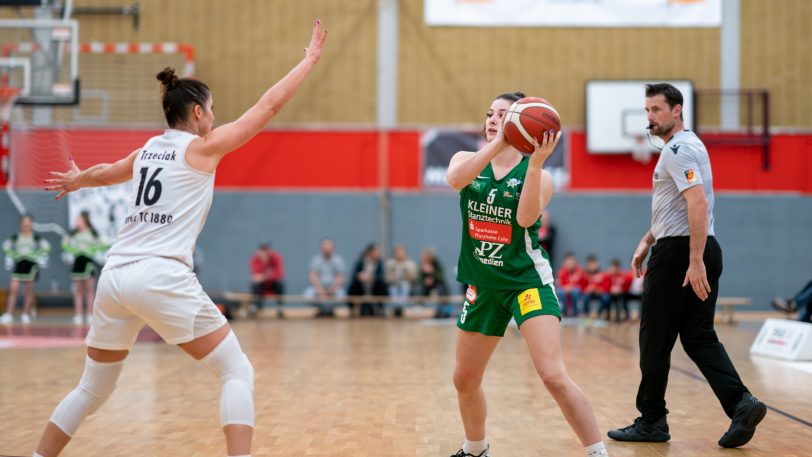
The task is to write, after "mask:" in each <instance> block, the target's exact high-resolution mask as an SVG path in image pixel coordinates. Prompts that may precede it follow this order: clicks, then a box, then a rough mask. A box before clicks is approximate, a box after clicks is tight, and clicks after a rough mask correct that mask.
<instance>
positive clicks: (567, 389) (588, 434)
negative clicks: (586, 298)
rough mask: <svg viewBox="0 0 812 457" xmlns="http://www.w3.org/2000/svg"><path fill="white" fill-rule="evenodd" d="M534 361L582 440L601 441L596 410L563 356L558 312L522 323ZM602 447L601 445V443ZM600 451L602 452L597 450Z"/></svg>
mask: <svg viewBox="0 0 812 457" xmlns="http://www.w3.org/2000/svg"><path fill="white" fill-rule="evenodd" d="M521 332H522V335H523V336H524V339H525V341H526V342H527V346H528V348H529V349H530V356H531V357H532V359H533V365H534V366H535V367H536V371H537V372H538V374H539V377H541V380H542V382H544V386H545V387H546V388H547V390H548V391H549V392H550V395H552V396H553V398H554V399H555V401H556V403H558V407H559V408H560V409H561V412H562V413H563V414H564V418H565V419H566V420H567V422H568V423H569V424H570V427H572V429H573V431H575V434H576V435H578V439H580V440H581V444H583V445H584V447H590V446H592V445H596V444H598V443H601V434H600V431H599V430H598V423H597V421H596V420H595V413H594V412H593V411H592V407H591V406H590V405H589V402H588V401H587V399H586V396H585V395H584V393H583V392H582V391H581V389H580V388H579V387H578V386H577V385H576V384H575V382H573V380H572V378H570V376H569V374H568V373H567V369H566V368H565V367H564V360H563V358H562V356H561V325H560V323H559V321H558V318H557V317H555V316H546V315H545V316H537V317H534V318H531V319H528V320H527V321H525V322H524V323H523V324H522V326H521ZM601 447H602V446H601ZM596 455H600V454H596Z"/></svg>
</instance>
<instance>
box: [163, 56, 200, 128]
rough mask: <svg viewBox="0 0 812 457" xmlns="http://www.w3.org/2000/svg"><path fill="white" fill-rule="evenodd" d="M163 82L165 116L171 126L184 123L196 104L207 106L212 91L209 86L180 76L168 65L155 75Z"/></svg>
mask: <svg viewBox="0 0 812 457" xmlns="http://www.w3.org/2000/svg"><path fill="white" fill-rule="evenodd" d="M155 77H156V78H157V79H158V81H160V82H161V99H162V104H163V108H164V116H166V122H167V124H169V126H170V127H175V126H176V125H178V124H180V123H182V122H183V121H185V120H186V116H188V115H189V110H190V109H191V108H192V107H193V106H194V105H200V106H201V107H205V106H206V102H207V101H208V100H209V96H210V95H211V92H210V91H209V86H207V85H205V84H203V83H202V82H200V81H198V80H196V79H192V78H178V77H177V75H175V69H174V68H170V67H166V68H164V69H163V70H161V72H160V73H158V74H157V75H155Z"/></svg>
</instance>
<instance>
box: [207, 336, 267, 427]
mask: <svg viewBox="0 0 812 457" xmlns="http://www.w3.org/2000/svg"><path fill="white" fill-rule="evenodd" d="M200 362H201V363H202V364H203V365H205V366H206V368H208V369H209V370H210V371H211V372H212V373H214V375H215V376H217V377H218V378H220V380H221V381H222V382H223V391H222V393H221V395H220V422H221V424H222V425H223V426H224V427H225V426H226V425H236V424H240V425H248V426H249V427H253V426H254V368H253V367H252V366H251V362H249V361H248V357H246V356H245V354H244V353H243V352H242V348H240V343H239V342H238V341H237V337H236V335H234V332H229V333H228V335H227V336H226V337H225V338H224V339H223V341H221V342H220V344H219V345H218V346H217V347H216V348H214V350H212V351H211V352H210V353H209V354H208V355H207V356H206V357H203V359H201V360H200Z"/></svg>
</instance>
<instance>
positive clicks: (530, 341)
mask: <svg viewBox="0 0 812 457" xmlns="http://www.w3.org/2000/svg"><path fill="white" fill-rule="evenodd" d="M523 97H524V94H522V93H519V92H515V93H510V94H502V95H500V96H498V97H497V98H496V100H494V101H493V103H492V104H491V106H490V108H489V109H488V114H487V120H486V122H485V132H484V133H485V140H486V141H487V144H486V145H485V146H484V147H483V148H482V149H480V150H479V151H477V152H468V151H461V152H458V153H457V154H455V155H454V157H452V158H451V162H450V164H449V167H448V183H449V185H450V186H451V187H453V188H454V189H456V190H457V191H459V193H460V210H461V212H462V222H463V227H462V229H463V230H462V247H461V250H460V258H459V264H458V273H457V279H458V280H459V281H460V282H463V283H466V284H469V285H470V287H469V288H468V291H467V292H466V294H465V304H464V307H463V309H462V313H461V314H460V317H459V320H458V321H457V327H459V330H458V333H457V350H456V352H457V354H456V367H455V370H454V386H455V387H456V389H457V397H458V400H459V407H460V415H461V416H462V423H463V427H464V428H465V442H464V444H463V448H462V449H460V450H459V452H457V453H456V454H454V456H452V457H485V456H488V455H489V454H488V448H489V445H488V441H487V438H486V435H485V418H486V413H487V409H486V404H485V396H484V393H483V391H482V377H483V375H484V373H485V367H486V366H487V364H488V360H489V359H490V357H491V354H493V351H494V349H496V345H497V344H499V340H500V338H501V337H502V336H503V335H504V334H505V329H506V328H507V325H508V323H509V322H510V319H511V318H513V319H516V323H517V324H518V325H519V330H520V331H521V333H522V335H523V336H524V339H525V341H526V342H527V346H528V348H529V349H530V356H531V357H532V359H533V364H534V365H535V367H536V371H537V372H538V374H539V376H540V377H541V380H542V381H543V382H544V385H545V387H547V390H548V391H549V392H550V394H551V395H552V396H553V398H554V399H555V401H556V402H557V403H558V406H559V408H561V411H562V413H563V414H564V417H565V418H566V420H567V422H569V424H570V426H571V427H572V429H573V430H574V431H575V433H576V434H577V435H578V438H579V439H580V440H581V443H582V444H583V445H584V447H585V448H586V449H585V450H586V455H587V456H589V457H594V456H607V455H608V454H607V452H606V448H605V447H604V444H603V442H602V441H601V435H600V432H599V431H598V425H597V422H596V421H595V415H594V414H593V412H592V408H591V407H590V405H589V403H588V402H587V399H586V397H585V396H584V393H583V392H582V391H581V389H579V388H578V386H577V385H575V383H574V382H573V381H572V379H570V377H569V375H568V374H567V370H566V369H565V367H564V362H563V359H562V357H561V342H560V317H561V311H560V309H559V306H558V301H557V299H556V296H555V289H554V286H553V272H552V268H551V266H550V261H549V257H548V255H547V253H546V252H544V250H543V249H542V248H541V247H540V246H539V244H538V228H539V226H540V225H541V220H540V216H541V211H542V210H543V209H544V208H545V207H546V206H547V203H548V202H549V201H550V198H551V197H552V194H553V186H552V178H551V177H550V174H549V173H547V172H546V171H544V170H542V166H543V165H544V161H545V160H546V159H547V158H548V157H549V156H550V154H552V152H553V149H555V146H556V144H557V143H558V139H559V138H560V136H561V134H560V132H559V133H554V132H547V133H545V134H544V136H543V138H542V141H541V143H540V144H539V142H535V141H534V145H535V146H536V150H535V152H534V153H533V154H532V155H530V157H524V156H523V155H522V154H521V153H520V152H519V151H518V150H516V149H514V148H513V147H511V146H510V145H509V144H508V143H507V140H505V138H504V135H503V133H502V122H503V119H504V116H505V112H506V111H507V110H508V108H509V107H510V105H511V104H512V103H513V102H515V101H516V100H518V99H520V98H523Z"/></svg>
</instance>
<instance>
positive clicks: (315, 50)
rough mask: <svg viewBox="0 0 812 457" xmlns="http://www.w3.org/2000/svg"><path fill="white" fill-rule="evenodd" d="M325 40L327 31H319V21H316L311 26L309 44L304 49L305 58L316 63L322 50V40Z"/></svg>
mask: <svg viewBox="0 0 812 457" xmlns="http://www.w3.org/2000/svg"><path fill="white" fill-rule="evenodd" d="M326 39H327V29H324V31H323V32H322V30H321V19H318V20H316V25H314V26H313V33H312V35H311V36H310V44H309V45H308V46H307V47H306V48H305V57H307V58H310V59H313V62H318V61H319V58H321V51H322V49H324V40H326Z"/></svg>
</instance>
